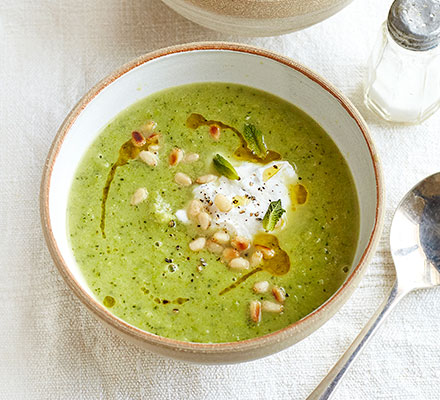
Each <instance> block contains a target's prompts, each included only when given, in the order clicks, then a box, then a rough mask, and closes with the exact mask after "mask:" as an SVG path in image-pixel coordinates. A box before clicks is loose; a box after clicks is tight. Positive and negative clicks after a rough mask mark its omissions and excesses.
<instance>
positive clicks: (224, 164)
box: [212, 154, 239, 180]
mask: <svg viewBox="0 0 440 400" xmlns="http://www.w3.org/2000/svg"><path fill="white" fill-rule="evenodd" d="M212 161H213V162H214V167H215V169H216V170H217V172H218V173H219V174H221V175H224V176H226V178H228V179H232V180H236V179H239V176H238V174H237V171H236V170H235V168H234V167H233V166H232V165H231V163H230V162H229V161H228V160H226V158H224V157H222V156H221V155H220V154H216V155H215V156H214V159H213V160H212Z"/></svg>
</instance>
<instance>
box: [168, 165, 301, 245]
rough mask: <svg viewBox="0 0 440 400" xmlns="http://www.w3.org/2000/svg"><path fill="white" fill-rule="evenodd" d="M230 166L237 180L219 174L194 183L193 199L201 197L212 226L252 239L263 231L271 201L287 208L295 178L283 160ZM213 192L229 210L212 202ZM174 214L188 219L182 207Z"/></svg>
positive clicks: (284, 220)
mask: <svg viewBox="0 0 440 400" xmlns="http://www.w3.org/2000/svg"><path fill="white" fill-rule="evenodd" d="M234 167H235V169H236V171H237V173H238V175H239V176H240V179H239V180H230V179H228V178H226V177H224V176H221V177H219V178H218V179H217V180H216V181H214V182H209V183H205V184H202V185H197V186H195V187H194V189H193V194H194V198H195V199H199V200H201V202H202V203H203V206H204V208H205V210H206V211H207V212H208V213H209V214H210V215H211V217H212V222H211V226H212V227H214V228H217V229H218V228H224V229H226V230H227V231H228V232H230V233H231V234H235V235H239V236H245V237H248V238H252V237H253V236H254V235H255V234H256V233H258V232H260V231H263V230H264V229H263V224H262V220H263V217H264V215H265V213H266V211H267V209H268V207H269V204H270V202H271V201H277V200H279V199H280V200H281V204H282V207H283V208H284V209H285V210H287V209H289V208H290V205H291V200H290V196H289V186H291V185H292V184H294V183H295V182H296V181H297V176H296V173H295V170H294V169H293V167H292V166H291V165H290V164H289V163H288V162H287V161H274V162H271V163H269V164H265V165H261V164H256V163H250V162H243V163H242V164H240V165H238V166H234ZM217 194H223V195H224V196H226V197H227V198H228V199H230V200H231V201H232V209H231V210H230V211H228V212H221V211H219V210H218V208H217V207H216V206H215V203H214V199H215V196H216V195H217ZM176 216H177V218H178V219H180V220H181V221H182V222H187V221H188V219H187V218H186V215H185V213H184V212H183V210H179V211H178V212H177V213H176ZM287 217H288V216H287V215H286V214H284V215H283V221H282V223H281V224H280V225H281V227H283V226H285V225H286V218H287Z"/></svg>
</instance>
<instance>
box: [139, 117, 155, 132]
mask: <svg viewBox="0 0 440 400" xmlns="http://www.w3.org/2000/svg"><path fill="white" fill-rule="evenodd" d="M156 126H157V123H156V122H154V121H152V120H150V121H147V122H146V123H145V124H143V125H142V126H141V127H140V128H139V130H140V131H141V132H142V133H143V134H144V135H149V134H150V133H152V132H153V131H154V130H155V129H156Z"/></svg>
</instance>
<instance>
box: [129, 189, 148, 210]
mask: <svg viewBox="0 0 440 400" xmlns="http://www.w3.org/2000/svg"><path fill="white" fill-rule="evenodd" d="M147 197H148V191H147V189H145V188H139V189H137V190H136V191H135V192H134V194H133V196H132V197H131V200H130V204H131V205H132V206H137V205H138V204H140V203H142V202H143V201H145V200H146V199H147Z"/></svg>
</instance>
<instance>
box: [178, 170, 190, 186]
mask: <svg viewBox="0 0 440 400" xmlns="http://www.w3.org/2000/svg"><path fill="white" fill-rule="evenodd" d="M174 182H176V183H177V184H178V185H180V186H190V185H191V184H192V181H191V178H190V177H189V176H188V175H187V174H184V173H183V172H178V173H177V174H176V175H175V176H174Z"/></svg>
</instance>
